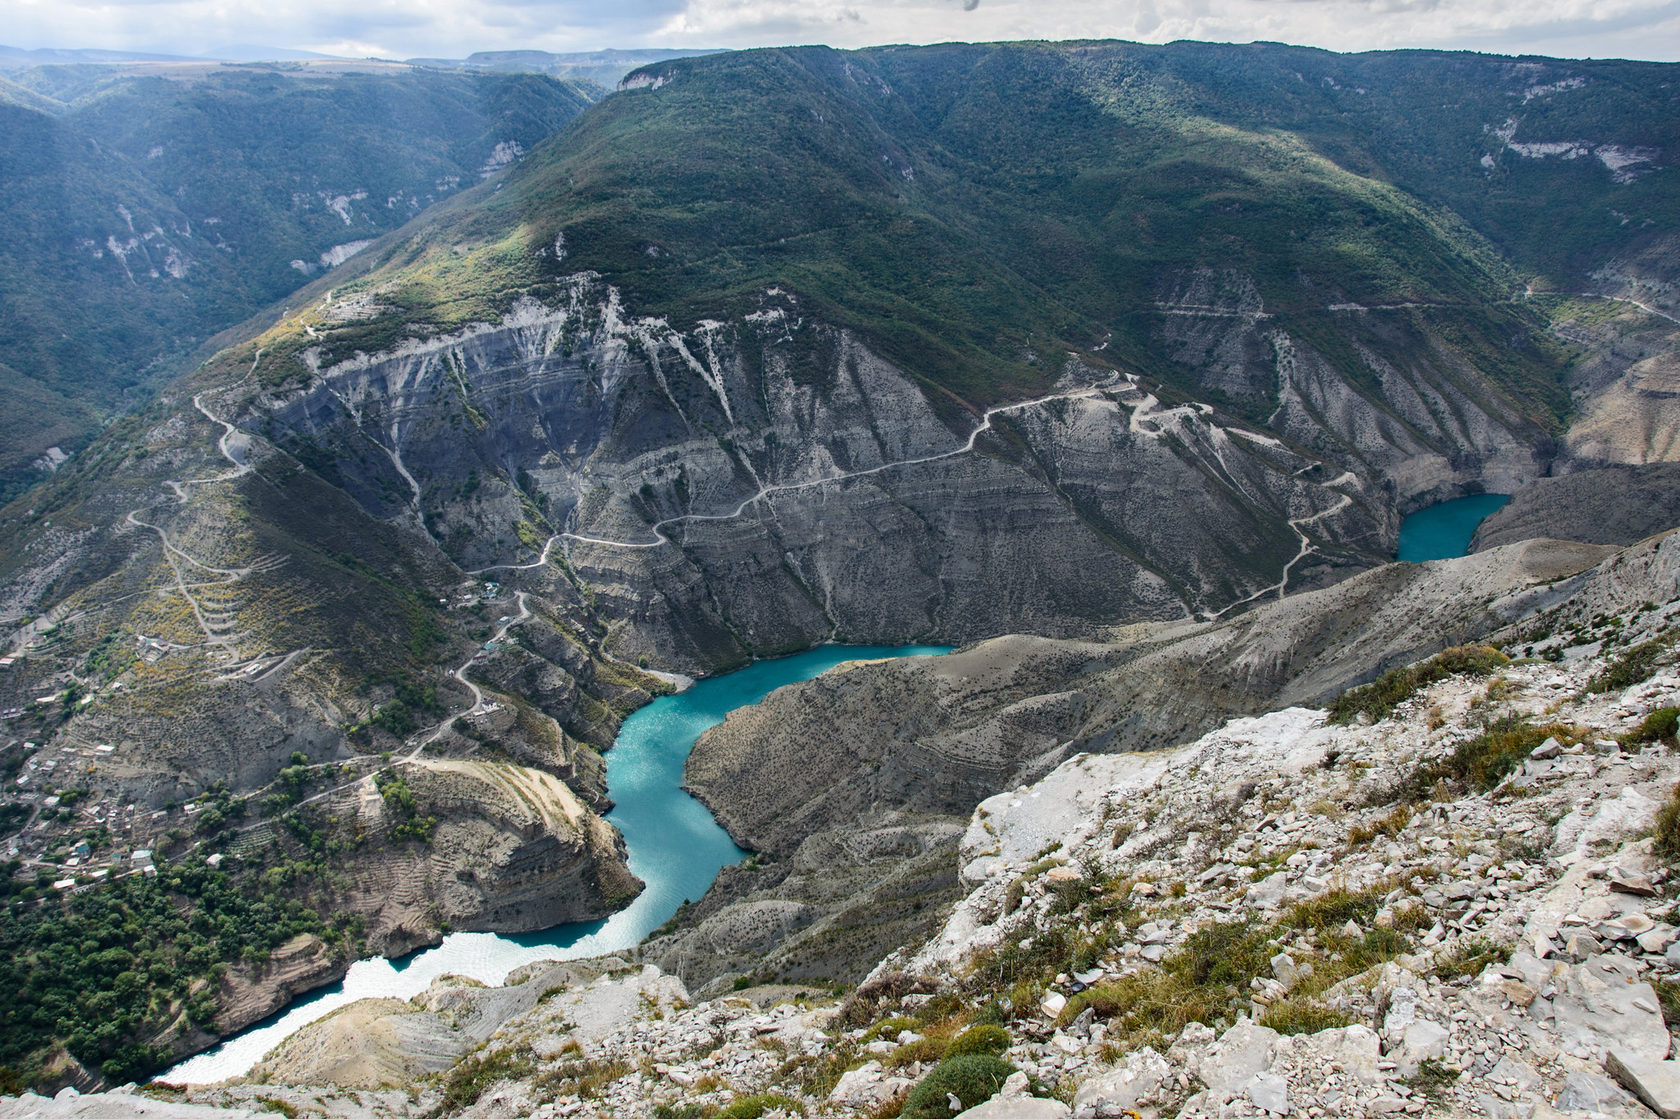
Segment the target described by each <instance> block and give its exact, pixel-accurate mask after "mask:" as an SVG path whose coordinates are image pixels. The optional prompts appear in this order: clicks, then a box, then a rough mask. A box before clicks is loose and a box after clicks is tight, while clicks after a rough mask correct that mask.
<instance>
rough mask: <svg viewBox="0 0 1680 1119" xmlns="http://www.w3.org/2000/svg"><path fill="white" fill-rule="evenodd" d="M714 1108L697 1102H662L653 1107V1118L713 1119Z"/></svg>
mask: <svg viewBox="0 0 1680 1119" xmlns="http://www.w3.org/2000/svg"><path fill="white" fill-rule="evenodd" d="M713 1112H714V1109H712V1108H708V1107H705V1106H703V1105H701V1104H697V1103H685V1104H681V1105H677V1104H669V1103H662V1104H660V1105H659V1106H658V1107H655V1108H654V1109H653V1119H711V1116H712V1114H713Z"/></svg>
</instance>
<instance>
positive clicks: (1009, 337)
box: [331, 43, 1680, 424]
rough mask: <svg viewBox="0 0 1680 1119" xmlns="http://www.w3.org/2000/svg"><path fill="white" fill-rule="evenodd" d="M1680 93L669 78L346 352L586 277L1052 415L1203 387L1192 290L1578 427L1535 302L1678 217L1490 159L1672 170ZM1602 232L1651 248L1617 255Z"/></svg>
mask: <svg viewBox="0 0 1680 1119" xmlns="http://www.w3.org/2000/svg"><path fill="white" fill-rule="evenodd" d="M1577 70H1582V71H1584V72H1585V73H1586V75H1587V76H1586V77H1585V78H1583V80H1582V82H1581V83H1579V84H1578V85H1574V86H1570V87H1568V88H1567V89H1565V90H1563V91H1562V92H1556V93H1552V94H1540V95H1532V96H1531V95H1530V94H1529V92H1528V90H1529V89H1530V88H1531V87H1532V86H1534V85H1536V84H1544V83H1545V82H1547V81H1551V82H1554V83H1555V82H1557V81H1561V80H1564V79H1565V78H1567V77H1569V76H1571V75H1575V71H1577ZM1670 71H1671V68H1664V67H1660V66H1655V67H1653V66H1641V65H1634V64H1596V63H1595V64H1587V63H1580V64H1577V63H1561V62H1551V61H1546V60H1535V61H1532V62H1528V61H1525V62H1523V63H1522V64H1520V65H1519V64H1517V63H1513V62H1510V61H1508V60H1497V59H1484V58H1479V57H1476V56H1469V55H1449V54H1435V53H1427V52H1415V53H1404V54H1381V55H1351V56H1350V55H1334V54H1329V53H1327V52H1323V51H1312V50H1302V49H1296V48H1286V47H1279V46H1265V45H1261V46H1254V47H1216V46H1210V45H1206V44H1175V45H1172V46H1169V47H1146V46H1140V45H1136V44H1119V43H1084V44H1082V43H1074V44H1004V45H989V46H966V45H953V46H943V47H925V48H924V47H917V48H910V47H904V48H881V49H876V50H867V51H859V52H840V51H834V50H829V49H826V48H804V49H790V50H761V51H749V52H740V53H735V54H728V55H717V56H711V57H707V58H691V59H681V60H675V61H672V62H667V63H660V64H658V65H656V66H652V67H648V68H646V69H644V70H643V71H640V72H639V73H638V74H637V75H635V76H634V77H635V79H636V81H637V82H639V83H640V85H639V88H631V89H628V90H626V91H625V92H622V93H620V94H618V95H616V96H614V97H610V98H608V99H606V100H605V101H603V102H602V103H600V104H598V105H597V106H595V107H594V108H592V109H591V110H590V111H589V112H588V113H586V114H584V115H583V116H581V117H580V118H579V119H578V120H576V121H575V122H574V123H573V124H572V125H571V126H570V127H568V128H567V129H566V130H565V131H564V132H563V133H562V134H561V135H559V136H557V137H556V138H555V139H553V140H551V141H550V142H548V143H547V144H546V145H544V147H543V148H542V149H540V150H539V151H538V152H536V153H533V156H532V157H531V158H530V159H529V160H528V161H527V162H526V164H525V165H523V166H522V167H521V168H520V169H519V170H518V171H517V172H516V173H515V174H513V175H511V176H510V177H509V178H508V179H507V180H506V181H505V182H504V183H502V184H500V186H499V188H498V189H496V190H495V191H494V192H491V191H483V192H481V193H479V194H478V195H475V196H472V197H470V198H464V199H462V200H461V204H458V205H454V206H451V207H448V208H447V212H446V213H444V214H442V215H440V216H439V218H438V219H437V221H436V222H435V223H434V224H432V225H430V226H429V227H427V228H425V229H423V230H419V231H415V232H413V233H412V235H411V236H409V237H408V238H406V239H404V240H402V241H400V242H398V243H395V244H393V245H391V246H390V247H389V248H388V249H387V250H386V252H387V254H388V255H387V256H386V258H385V259H384V261H383V262H382V263H379V264H378V266H377V267H376V268H374V269H373V270H372V271H371V272H370V273H369V274H368V276H367V278H366V279H365V281H363V282H364V283H366V284H367V285H370V286H375V287H378V288H379V289H380V291H381V292H382V302H383V304H384V305H385V307H386V308H387V311H386V313H385V315H384V316H383V319H382V320H374V321H371V322H364V323H358V324H356V325H354V326H353V327H345V328H341V336H342V344H338V345H333V346H332V347H331V348H332V349H333V350H334V351H335V352H337V351H342V350H343V349H345V348H349V347H353V348H362V349H367V348H371V346H372V344H376V343H380V342H386V341H389V340H391V339H393V338H397V337H400V336H402V334H403V333H404V332H405V331H406V330H408V329H409V328H410V324H413V323H416V322H425V323H427V324H428V325H431V326H438V325H447V324H449V323H458V322H461V321H465V316H468V315H470V314H477V313H479V312H481V311H483V310H485V309H486V308H490V309H492V310H493V309H495V308H497V307H505V305H506V304H507V303H508V302H509V301H511V299H512V297H513V295H514V294H515V293H516V292H517V291H518V290H520V289H521V288H523V287H528V286H530V285H540V284H542V283H543V282H544V281H548V280H552V279H554V278H556V277H557V276H558V275H560V274H563V273H569V272H575V271H581V270H593V271H596V272H599V273H601V274H602V275H603V276H604V277H605V278H606V279H607V280H608V281H609V282H611V283H612V284H614V285H615V286H617V287H618V288H619V289H620V290H621V291H622V292H623V293H624V295H625V302H626V306H627V308H628V309H629V310H630V311H631V312H632V313H635V314H644V315H662V316H665V317H667V318H669V319H670V321H671V322H672V324H673V325H674V326H677V327H679V328H682V327H685V326H688V325H691V324H692V323H693V322H695V321H697V320H698V319H701V318H718V317H723V316H728V315H731V314H738V313H742V312H745V311H748V310H751V309H753V308H754V307H756V306H757V305H758V302H759V300H760V298H761V297H762V293H763V292H764V291H765V290H766V289H769V288H773V287H780V288H782V289H784V290H787V291H790V292H793V293H795V294H796V295H797V296H798V297H800V298H801V300H802V301H803V307H804V308H805V309H806V310H807V311H808V312H810V313H812V314H814V315H816V316H818V317H820V318H821V319H823V320H825V321H828V322H831V323H834V324H838V325H842V326H846V327H850V328H853V329H855V330H857V331H859V332H860V333H862V334H863V335H865V336H866V337H867V338H868V339H869V340H870V342H871V343H872V344H873V345H874V346H875V347H877V348H878V349H879V350H881V351H882V352H883V353H885V354H886V355H887V356H889V357H891V358H893V359H894V360H895V361H897V362H899V363H900V364H902V365H903V366H904V367H906V368H907V369H909V370H910V371H912V372H913V373H915V374H917V375H919V376H921V377H923V378H925V379H926V380H927V381H928V382H930V383H931V384H933V385H937V386H939V387H941V388H943V389H946V390H949V391H950V392H953V393H955V394H957V395H958V396H961V397H962V398H964V399H967V400H969V401H970V402H973V403H988V402H993V401H996V400H998V399H1003V398H1008V397H1012V396H1019V395H1022V394H1025V393H1029V392H1032V391H1036V390H1039V389H1041V388H1042V387H1043V386H1044V385H1045V384H1046V383H1048V382H1049V381H1050V380H1053V379H1054V377H1055V375H1056V373H1057V372H1058V371H1059V367H1060V355H1061V353H1062V352H1063V351H1067V350H1072V351H1076V352H1080V353H1084V354H1087V355H1095V360H1099V361H1103V360H1107V361H1113V362H1115V363H1117V364H1121V365H1125V366H1127V367H1129V368H1134V369H1138V370H1140V371H1142V372H1144V373H1146V374H1148V375H1150V376H1152V377H1154V378H1156V379H1159V380H1161V381H1164V382H1167V383H1180V384H1183V385H1185V387H1187V388H1190V387H1193V386H1192V383H1191V382H1192V381H1193V371H1191V370H1189V369H1187V368H1186V367H1184V366H1183V365H1182V364H1180V363H1179V362H1178V361H1175V360H1173V359H1171V358H1169V357H1167V356H1165V355H1164V354H1163V353H1162V347H1161V345H1160V344H1159V337H1158V336H1159V332H1160V323H1161V308H1160V306H1159V303H1160V301H1161V300H1162V299H1163V298H1165V297H1166V296H1167V295H1168V294H1169V293H1170V292H1171V291H1173V290H1174V288H1175V285H1176V284H1178V283H1179V281H1180V280H1181V278H1182V277H1183V276H1184V275H1186V274H1188V273H1189V272H1191V271H1192V270H1196V269H1213V270H1220V271H1225V270H1234V271H1235V272H1237V273H1240V274H1242V275H1243V276H1245V277H1246V278H1247V279H1248V280H1249V281H1252V284H1253V289H1254V292H1255V293H1256V294H1257V295H1258V297H1259V299H1260V301H1261V304H1262V305H1263V307H1264V310H1265V311H1266V312H1267V313H1268V314H1270V315H1272V316H1274V319H1275V321H1276V323H1277V324H1278V326H1279V327H1281V328H1282V329H1284V330H1286V331H1288V332H1289V333H1290V334H1291V335H1293V336H1295V337H1298V338H1301V339H1303V340H1306V341H1307V342H1308V343H1309V344H1311V345H1312V346H1314V348H1315V349H1317V350H1318V351H1319V352H1321V353H1323V354H1325V355H1326V356H1327V357H1329V358H1330V359H1331V360H1332V361H1334V362H1335V363H1336V364H1337V366H1338V367H1340V368H1341V369H1342V371H1343V372H1344V373H1345V374H1347V375H1348V376H1349V377H1350V379H1353V380H1354V381H1355V382H1356V383H1358V382H1359V381H1361V380H1369V379H1370V376H1371V374H1370V372H1369V369H1368V366H1367V363H1366V362H1365V361H1364V360H1363V359H1362V358H1361V357H1360V355H1359V350H1360V349H1361V348H1367V349H1369V348H1374V349H1376V350H1378V351H1379V352H1383V353H1386V354H1390V355H1392V354H1394V353H1395V352H1400V353H1405V352H1410V351H1417V352H1423V351H1425V350H1428V349H1429V347H1431V346H1445V347H1446V348H1447V349H1449V350H1451V351H1452V352H1454V353H1455V354H1456V355H1458V356H1459V357H1460V358H1462V359H1463V360H1464V361H1465V362H1466V363H1467V364H1468V365H1469V366H1471V367H1473V368H1475V369H1476V370H1477V371H1478V372H1479V373H1481V374H1482V375H1483V376H1485V377H1486V378H1487V379H1488V380H1489V381H1491V383H1492V384H1493V385H1494V386H1495V388H1496V390H1497V391H1500V392H1502V393H1503V394H1505V395H1507V396H1508V397H1509V398H1510V399H1512V400H1514V401H1516V402H1518V405H1519V406H1520V407H1521V408H1522V409H1523V410H1524V411H1526V412H1527V413H1528V414H1529V415H1530V416H1531V417H1532V418H1534V419H1536V420H1539V421H1541V422H1543V423H1549V424H1555V423H1556V421H1557V420H1558V418H1559V417H1560V416H1561V415H1562V414H1563V413H1564V412H1565V411H1566V410H1567V407H1568V401H1567V397H1566V395H1565V394H1564V393H1563V392H1562V391H1561V389H1560V388H1559V384H1558V381H1559V371H1560V369H1561V367H1562V363H1563V361H1564V355H1563V354H1562V352H1561V351H1560V350H1559V349H1558V348H1557V347H1556V346H1555V345H1553V344H1551V343H1550V342H1548V341H1546V340H1545V339H1544V337H1543V334H1542V327H1543V321H1542V319H1541V318H1540V317H1539V315H1538V313H1537V312H1535V311H1533V310H1531V309H1530V308H1528V307H1527V306H1526V305H1525V304H1524V303H1523V302H1522V301H1521V300H1519V299H1518V294H1519V293H1520V292H1521V291H1522V290H1523V288H1524V286H1525V285H1526V284H1528V283H1530V282H1538V283H1539V284H1540V286H1542V287H1545V286H1561V285H1567V284H1569V283H1573V282H1579V280H1580V273H1581V270H1582V269H1583V268H1586V267H1589V266H1598V265H1601V264H1602V263H1603V261H1604V260H1605V259H1607V258H1608V257H1609V256H1611V255H1613V254H1614V253H1615V252H1616V251H1619V250H1620V249H1623V248H1626V247H1627V246H1629V245H1631V244H1634V243H1635V242H1636V241H1637V240H1638V239H1639V238H1649V237H1654V236H1657V235H1658V234H1660V233H1661V232H1663V231H1665V230H1667V229H1671V228H1672V227H1673V226H1674V224H1675V223H1676V221H1677V220H1680V219H1677V218H1676V217H1675V215H1676V213H1680V207H1675V206H1673V205H1672V203H1673V197H1672V196H1673V193H1674V189H1673V187H1672V185H1671V183H1670V178H1669V176H1668V175H1667V174H1666V173H1665V172H1660V171H1653V172H1651V173H1650V174H1646V175H1642V176H1640V177H1638V178H1636V179H1635V180H1634V181H1633V182H1631V183H1617V182H1615V181H1613V178H1612V176H1611V173H1610V170H1609V168H1608V167H1607V166H1606V165H1605V164H1604V163H1603V162H1602V161H1600V160H1598V159H1588V160H1576V161H1560V160H1556V159H1553V160H1550V161H1546V160H1539V159H1531V158H1524V157H1520V156H1518V155H1515V154H1513V153H1511V152H1509V151H1506V150H1505V148H1504V141H1503V140H1502V139H1500V138H1499V136H1498V135H1497V133H1496V132H1495V131H1490V129H1493V130H1497V129H1501V128H1506V129H1508V128H1509V125H1508V123H1507V122H1508V120H1509V119H1510V118H1511V117H1512V115H1513V114H1517V115H1518V116H1520V117H1521V120H1520V122H1519V124H1518V130H1517V133H1516V135H1517V137H1518V139H1519V141H1526V140H1534V139H1537V138H1539V139H1545V138H1549V137H1551V135H1552V132H1553V131H1556V130H1557V129H1560V128H1561V129H1565V130H1566V131H1567V130H1570V129H1573V130H1574V131H1573V132H1571V133H1570V135H1571V136H1572V137H1573V136H1574V132H1580V133H1582V136H1581V139H1583V141H1592V142H1595V143H1599V142H1603V143H1610V142H1614V143H1616V144H1622V145H1636V146H1637V145H1640V144H1650V145H1653V146H1656V145H1658V144H1660V143H1666V142H1668V141H1669V140H1670V139H1671V137H1670V136H1669V133H1671V132H1673V131H1674V129H1675V127H1676V126H1675V125H1674V123H1673V120H1674V119H1675V114H1674V113H1672V111H1668V112H1667V116H1660V115H1655V114H1656V113H1657V110H1658V109H1660V108H1662V106H1663V105H1665V104H1667V103H1668V101H1671V100H1672V91H1671V90H1668V89H1665V88H1664V83H1665V81H1666V78H1667V77H1668V76H1671V74H1670ZM1576 76H1578V75H1576ZM1630 90H1631V91H1633V92H1632V93H1629V92H1628V91H1630ZM1524 97H1528V98H1529V99H1528V101H1526V102H1525V101H1524V100H1523V99H1524ZM1629 97H1634V98H1636V99H1637V100H1638V102H1639V103H1638V105H1635V106H1633V107H1631V108H1630V106H1629V105H1628V104H1627V103H1626V102H1627V99H1628V98H1629ZM1570 99H1574V100H1573V101H1570V107H1567V108H1560V107H1558V106H1557V105H1554V102H1556V103H1561V102H1562V101H1566V100H1570ZM1665 99H1668V100H1667V101H1665ZM1559 135H1562V133H1559ZM1484 155H1486V156H1489V158H1490V159H1492V161H1493V167H1492V168H1491V169H1490V168H1489V167H1488V166H1485V165H1484V163H1483V162H1482V157H1483V156H1484ZM1566 162H1567V163H1568V165H1567V166H1566ZM1610 201H1614V202H1615V204H1616V205H1617V206H1618V207H1619V206H1622V205H1627V206H1630V207H1632V208H1633V209H1632V211H1631V212H1632V213H1635V214H1637V215H1639V216H1640V219H1641V222H1642V224H1640V225H1638V226H1635V227H1633V229H1632V230H1629V229H1627V228H1626V227H1625V226H1624V225H1623V224H1620V223H1619V219H1618V224H1616V225H1614V226H1611V225H1609V224H1607V223H1606V222H1605V221H1604V220H1602V213H1601V212H1600V211H1601V210H1602V209H1603V208H1604V207H1605V206H1607V205H1608V204H1609V202H1610ZM1619 212H1623V213H1627V212H1630V211H1619ZM1551 229H1558V230H1562V231H1563V232H1561V233H1559V234H1558V235H1556V236H1553V235H1551V234H1549V233H1547V232H1546V231H1547V230H1551ZM561 237H563V238H564V240H563V242H561V244H562V247H563V248H564V255H563V257H562V256H560V255H558V254H556V253H555V252H554V251H553V249H554V246H555V245H556V243H557V239H558V238H561ZM1347 304H1360V305H1364V306H1390V307H1392V306H1394V305H1397V304H1406V305H1415V306H1414V307H1412V309H1411V310H1410V311H1408V312H1406V313H1404V314H1399V315H1396V316H1393V317H1392V318H1391V319H1390V320H1389V321H1388V322H1387V324H1386V325H1385V326H1384V327H1383V330H1385V331H1387V334H1386V335H1383V336H1381V337H1378V336H1376V335H1374V334H1373V330H1374V329H1375V328H1373V327H1372V326H1371V325H1370V324H1369V323H1364V322H1360V321H1357V320H1352V319H1350V318H1349V317H1348V316H1347V315H1346V314H1338V313H1337V312H1335V311H1332V310H1331V308H1332V307H1337V306H1345V305H1347ZM1408 335H1409V336H1408ZM1263 406H1264V402H1263V401H1262V402H1260V403H1258V404H1251V405H1250V407H1251V408H1254V409H1256V410H1258V409H1259V408H1261V407H1263Z"/></svg>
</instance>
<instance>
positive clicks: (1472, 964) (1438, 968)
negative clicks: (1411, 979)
mask: <svg viewBox="0 0 1680 1119" xmlns="http://www.w3.org/2000/svg"><path fill="white" fill-rule="evenodd" d="M1510 958H1511V949H1510V948H1508V947H1506V946H1505V945H1502V944H1494V943H1493V942H1491V941H1488V940H1483V939H1481V938H1479V937H1478V938H1477V939H1475V940H1468V941H1464V942H1463V943H1461V944H1460V945H1459V946H1458V948H1457V949H1456V950H1454V951H1453V952H1452V953H1450V954H1448V955H1446V956H1439V957H1436V960H1435V974H1436V975H1437V976H1439V977H1440V978H1442V979H1463V978H1467V977H1469V976H1475V975H1480V974H1482V972H1484V971H1486V970H1487V969H1488V967H1489V966H1490V965H1492V964H1502V963H1504V962H1505V961H1507V960H1509V959H1510Z"/></svg>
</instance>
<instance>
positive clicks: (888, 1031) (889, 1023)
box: [863, 1016, 921, 1044]
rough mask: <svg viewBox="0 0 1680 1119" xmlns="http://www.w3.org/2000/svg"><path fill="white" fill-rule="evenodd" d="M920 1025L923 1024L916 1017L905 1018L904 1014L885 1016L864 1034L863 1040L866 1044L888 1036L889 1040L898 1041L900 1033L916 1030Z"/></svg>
mask: <svg viewBox="0 0 1680 1119" xmlns="http://www.w3.org/2000/svg"><path fill="white" fill-rule="evenodd" d="M919 1025H921V1023H920V1022H918V1021H916V1020H915V1019H914V1018H905V1017H902V1016H895V1017H892V1018H883V1019H881V1020H880V1021H879V1022H876V1023H875V1024H874V1025H873V1026H870V1027H869V1032H868V1033H866V1034H864V1035H863V1040H864V1043H865V1044H868V1043H869V1042H871V1041H878V1040H880V1039H881V1038H886V1039H887V1040H888V1041H897V1040H898V1035H899V1034H901V1033H903V1032H904V1031H905V1030H914V1029H915V1028H916V1027H917V1026H919Z"/></svg>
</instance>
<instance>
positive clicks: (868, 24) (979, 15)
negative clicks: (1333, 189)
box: [0, 0, 1680, 60]
mask: <svg viewBox="0 0 1680 1119" xmlns="http://www.w3.org/2000/svg"><path fill="white" fill-rule="evenodd" d="M0 29H3V30H0V41H4V42H6V43H9V44H11V45H15V46H25V47H33V46H87V47H111V48H130V49H153V50H173V51H177V52H190V51H193V50H201V49H205V48H206V47H209V46H211V45H213V44H217V43H232V42H246V43H264V44H268V45H272V46H277V47H304V48H312V49H327V50H332V51H341V52H346V53H355V54H380V55H386V56H389V57H397V58H402V57H412V56H415V55H442V56H453V57H459V56H461V55H464V54H466V53H468V52H470V51H474V50H495V49H507V48H512V47H526V48H538V49H547V50H588V49H594V48H599V47H607V46H616V47H634V46H727V47H747V46H764V45H777V44H785V43H818V42H821V43H830V44H832V45H834V46H841V47H856V46H867V45H870V44H877V43H894V42H898V43H904V42H908V43H927V42H944V41H950V40H971V41H981V40H999V39H1065V38H1111V37H1112V38H1126V39H1140V40H1144V41H1148V42H1165V41H1169V40H1172V39H1180V38H1192V39H1213V40H1221V41H1236V42H1248V41H1250V40H1255V39H1270V40H1278V41H1283V42H1291V43H1301V44H1307V45H1313V46H1322V47H1327V48H1330V49H1333V50H1374V49H1386V48H1396V47H1465V48H1470V49H1475V50H1484V51H1497V52H1505V53H1519V52H1534V53H1547V54H1560V55H1576V56H1579V55H1594V56H1599V57H1606V56H1625V57H1634V58H1650V59H1660V60H1680V0H805V2H803V3H798V2H789V0H612V2H605V0H361V2H359V3H357V4H355V5H345V4H343V3H342V2H341V0H0Z"/></svg>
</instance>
